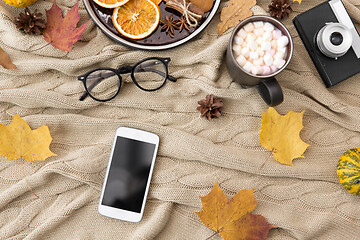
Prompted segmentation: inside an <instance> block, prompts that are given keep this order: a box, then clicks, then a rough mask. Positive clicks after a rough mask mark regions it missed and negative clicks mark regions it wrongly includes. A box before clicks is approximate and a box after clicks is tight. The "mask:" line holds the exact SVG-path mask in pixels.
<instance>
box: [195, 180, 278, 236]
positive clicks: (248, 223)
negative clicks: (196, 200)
mask: <svg viewBox="0 0 360 240" xmlns="http://www.w3.org/2000/svg"><path fill="white" fill-rule="evenodd" d="M200 198H201V202H202V206H203V208H202V209H201V211H200V212H197V213H196V214H197V215H198V216H199V218H200V220H201V222H202V223H203V224H204V225H205V226H207V227H208V228H210V229H212V230H214V231H216V232H217V233H219V235H220V236H221V237H222V238H223V239H224V240H248V239H252V240H262V239H266V237H267V235H268V232H269V230H270V229H271V228H275V226H273V225H271V224H269V223H268V222H267V221H266V219H265V218H264V217H263V216H261V215H255V214H251V213H250V212H252V211H253V210H254V209H255V207H256V205H257V201H256V199H255V196H254V190H253V189H252V190H240V191H239V192H238V193H237V194H235V196H234V197H232V198H231V200H230V201H228V199H227V197H226V195H225V194H224V192H223V191H222V190H221V189H220V187H219V186H218V184H217V183H216V182H215V186H214V188H213V189H212V190H211V192H210V193H209V194H208V195H206V196H204V197H200Z"/></svg>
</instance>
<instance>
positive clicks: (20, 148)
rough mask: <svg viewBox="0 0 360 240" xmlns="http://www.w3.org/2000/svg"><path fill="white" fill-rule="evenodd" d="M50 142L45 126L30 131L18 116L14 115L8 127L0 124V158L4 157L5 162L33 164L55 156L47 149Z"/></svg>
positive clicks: (47, 129)
mask: <svg viewBox="0 0 360 240" xmlns="http://www.w3.org/2000/svg"><path fill="white" fill-rule="evenodd" d="M51 141H52V138H51V136H50V132H49V128H48V127H47V126H45V125H43V126H41V127H39V128H38V129H35V130H31V128H30V126H29V125H28V124H27V123H26V122H25V121H24V120H23V119H22V118H21V117H20V116H19V115H15V116H14V117H13V121H12V122H11V123H10V124H9V125H3V124H0V157H6V160H9V161H10V160H16V159H23V160H26V161H28V162H33V161H44V160H45V159H47V158H48V157H51V156H56V154H54V153H53V152H51V151H50V149H49V145H50V143H51Z"/></svg>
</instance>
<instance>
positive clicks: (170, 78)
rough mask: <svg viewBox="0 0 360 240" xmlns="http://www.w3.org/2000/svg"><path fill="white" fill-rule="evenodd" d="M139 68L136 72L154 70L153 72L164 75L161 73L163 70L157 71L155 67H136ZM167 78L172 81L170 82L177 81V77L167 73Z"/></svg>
mask: <svg viewBox="0 0 360 240" xmlns="http://www.w3.org/2000/svg"><path fill="white" fill-rule="evenodd" d="M138 69H139V70H138V71H137V72H140V71H141V72H154V73H157V74H159V75H160V76H163V77H165V73H163V72H161V71H159V70H156V69H152V68H146V69H144V68H143V67H140V68H138ZM167 79H169V80H170V81H172V82H176V81H177V79H176V78H175V77H173V76H171V75H169V74H168V75H167Z"/></svg>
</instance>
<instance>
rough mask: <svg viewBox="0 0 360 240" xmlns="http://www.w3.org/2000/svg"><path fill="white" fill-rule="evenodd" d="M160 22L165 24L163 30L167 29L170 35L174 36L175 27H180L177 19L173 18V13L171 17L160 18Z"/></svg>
mask: <svg viewBox="0 0 360 240" xmlns="http://www.w3.org/2000/svg"><path fill="white" fill-rule="evenodd" d="M160 23H161V24H162V25H163V26H162V27H161V31H165V32H166V33H167V34H169V36H170V37H172V38H173V37H174V33H175V29H178V26H177V25H176V20H174V19H173V15H171V17H169V16H165V19H162V20H160Z"/></svg>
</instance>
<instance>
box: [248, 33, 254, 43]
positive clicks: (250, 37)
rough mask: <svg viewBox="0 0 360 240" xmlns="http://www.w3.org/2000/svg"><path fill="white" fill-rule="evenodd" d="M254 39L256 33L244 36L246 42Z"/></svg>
mask: <svg viewBox="0 0 360 240" xmlns="http://www.w3.org/2000/svg"><path fill="white" fill-rule="evenodd" d="M255 40H256V35H255V34H253V33H249V34H248V35H247V37H246V41H247V42H251V41H255Z"/></svg>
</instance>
